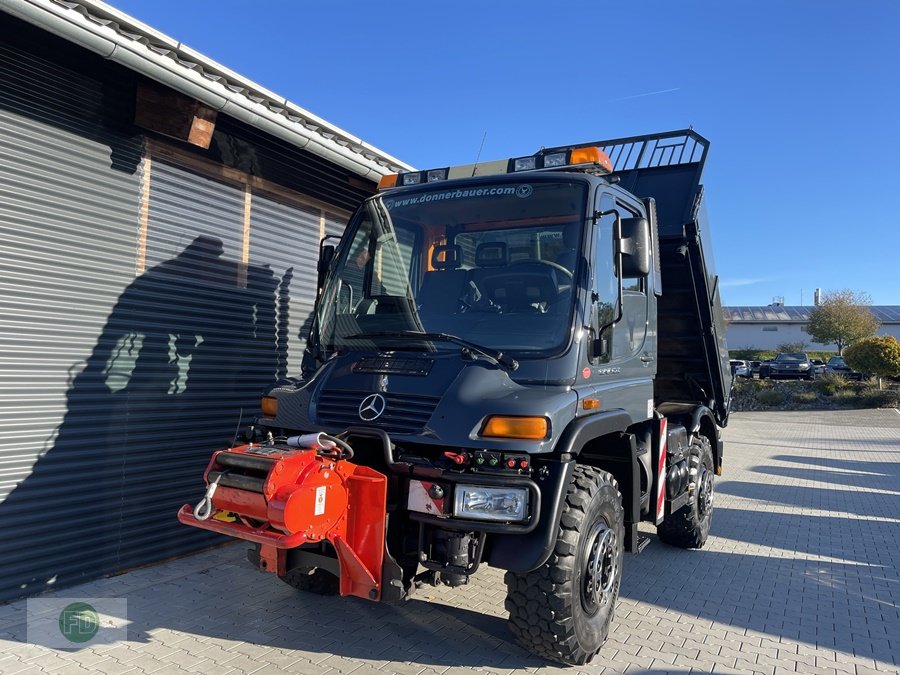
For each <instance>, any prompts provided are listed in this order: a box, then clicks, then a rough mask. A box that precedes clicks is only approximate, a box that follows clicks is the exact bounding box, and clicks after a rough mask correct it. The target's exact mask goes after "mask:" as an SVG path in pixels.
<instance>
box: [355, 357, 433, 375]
mask: <svg viewBox="0 0 900 675" xmlns="http://www.w3.org/2000/svg"><path fill="white" fill-rule="evenodd" d="M432 365H434V361H432V360H431V359H412V358H399V357H395V356H392V357H384V356H376V357H370V358H366V359H360V360H359V361H357V362H356V364H355V365H354V366H353V372H354V373H394V374H398V375H419V376H423V375H427V374H428V371H429V370H431V366H432Z"/></svg>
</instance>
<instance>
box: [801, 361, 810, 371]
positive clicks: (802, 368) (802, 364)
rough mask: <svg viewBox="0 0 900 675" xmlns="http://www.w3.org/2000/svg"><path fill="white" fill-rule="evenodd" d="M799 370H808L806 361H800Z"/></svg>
mask: <svg viewBox="0 0 900 675" xmlns="http://www.w3.org/2000/svg"><path fill="white" fill-rule="evenodd" d="M800 370H809V364H808V363H801V364H800Z"/></svg>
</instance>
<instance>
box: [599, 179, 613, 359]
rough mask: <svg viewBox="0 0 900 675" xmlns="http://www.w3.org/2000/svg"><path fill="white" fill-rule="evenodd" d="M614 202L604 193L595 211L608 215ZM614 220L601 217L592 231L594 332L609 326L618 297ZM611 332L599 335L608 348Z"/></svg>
mask: <svg viewBox="0 0 900 675" xmlns="http://www.w3.org/2000/svg"><path fill="white" fill-rule="evenodd" d="M615 206H616V202H615V200H614V199H613V197H612V195H611V194H609V193H608V192H604V193H602V194H601V195H600V198H599V200H598V202H597V210H598V211H611V210H613V209H614V208H615ZM615 221H616V216H615V214H613V213H610V214H609V215H606V216H602V217H601V218H600V219H599V220H598V221H597V224H596V226H595V228H594V232H595V236H596V241H595V242H594V264H593V272H594V293H595V294H596V302H595V304H594V312H595V313H596V316H595V317H594V320H595V322H596V326H597V329H598V330H599V329H600V328H601V327H602V326H604V325H606V324H608V323H610V322H611V321H612V320H613V319H614V318H615V312H616V302H617V297H618V294H619V283H618V280H617V278H616V268H615V257H614V255H613V253H614V248H613V236H612V234H613V224H614V223H615ZM612 336H613V328H607V329H606V330H605V331H603V333H602V334H601V335H600V339H601V340H605V341H606V343H607V345H611V344H612ZM605 353H606V357H607V358H605V359H601V360H604V361H608V360H609V356H610V347H609V346H607V348H606V350H605Z"/></svg>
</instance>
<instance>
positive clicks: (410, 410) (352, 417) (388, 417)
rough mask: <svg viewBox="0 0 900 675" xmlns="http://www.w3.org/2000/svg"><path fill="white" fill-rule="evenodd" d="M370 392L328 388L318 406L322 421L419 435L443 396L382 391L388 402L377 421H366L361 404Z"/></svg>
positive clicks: (321, 422)
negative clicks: (360, 410)
mask: <svg viewBox="0 0 900 675" xmlns="http://www.w3.org/2000/svg"><path fill="white" fill-rule="evenodd" d="M371 393H372V392H369V391H324V392H322V394H321V396H320V397H319V402H318V405H317V406H316V417H317V418H318V421H319V424H324V425H327V426H334V427H350V426H357V427H358V426H371V427H377V428H379V429H384V430H385V431H387V432H388V433H389V434H391V433H393V434H416V433H419V432H420V431H422V429H424V428H425V425H426V424H428V420H429V419H431V413H433V412H434V409H435V408H436V407H437V404H438V401H440V397H439V396H417V395H415V394H389V393H387V392H384V393H382V394H381V395H382V396H384V400H385V402H386V405H385V407H384V412H383V413H382V414H381V417H379V418H378V419H376V420H373V421H371V422H366V421H365V420H362V419H360V417H359V404H360V403H362V400H363V399H364V398H365V397H366V396H368V395H369V394H371Z"/></svg>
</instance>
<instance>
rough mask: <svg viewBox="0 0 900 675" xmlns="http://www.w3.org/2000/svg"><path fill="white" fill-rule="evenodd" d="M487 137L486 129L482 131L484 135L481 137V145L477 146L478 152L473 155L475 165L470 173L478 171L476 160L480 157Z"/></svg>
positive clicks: (473, 173)
mask: <svg viewBox="0 0 900 675" xmlns="http://www.w3.org/2000/svg"><path fill="white" fill-rule="evenodd" d="M486 138H487V131H485V132H484V136H482V137H481V147H479V148H478V154H477V155H475V166H473V167H472V175H473V176H474V175H475V172H476V171H478V160H479V159H481V151H482V150H484V140H485V139H486Z"/></svg>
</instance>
